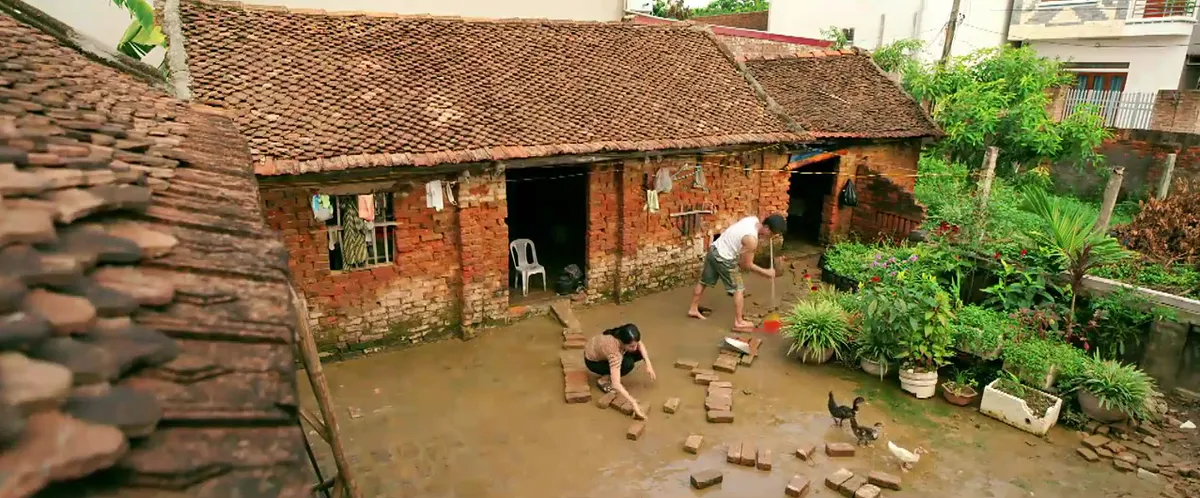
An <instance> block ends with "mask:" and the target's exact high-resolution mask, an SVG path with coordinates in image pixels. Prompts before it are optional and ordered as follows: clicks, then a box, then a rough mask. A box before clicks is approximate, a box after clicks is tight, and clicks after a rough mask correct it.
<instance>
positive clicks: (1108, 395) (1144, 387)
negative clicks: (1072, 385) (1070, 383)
mask: <svg viewBox="0 0 1200 498" xmlns="http://www.w3.org/2000/svg"><path fill="white" fill-rule="evenodd" d="M1153 393H1154V379H1151V378H1150V376H1149V375H1146V373H1145V372H1143V371H1141V370H1139V369H1138V368H1137V367H1135V366H1133V365H1122V364H1121V363H1119V362H1117V361H1113V360H1102V359H1100V357H1099V356H1096V357H1093V358H1089V359H1088V360H1087V361H1086V362H1085V364H1084V368H1083V374H1082V378H1081V379H1080V381H1079V386H1078V388H1077V390H1076V397H1077V398H1078V399H1079V407H1080V408H1082V409H1083V413H1084V414H1085V415H1087V416H1088V417H1089V418H1091V419H1092V420H1095V421H1097V422H1100V423H1105V424H1110V423H1114V422H1121V421H1123V420H1125V419H1127V418H1129V417H1133V418H1135V419H1138V420H1145V419H1146V415H1147V414H1146V400H1147V399H1148V398H1150V396H1152V394H1153Z"/></svg>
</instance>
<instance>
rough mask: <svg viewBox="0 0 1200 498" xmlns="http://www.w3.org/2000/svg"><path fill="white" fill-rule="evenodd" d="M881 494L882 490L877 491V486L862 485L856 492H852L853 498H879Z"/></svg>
mask: <svg viewBox="0 0 1200 498" xmlns="http://www.w3.org/2000/svg"><path fill="white" fill-rule="evenodd" d="M882 493H883V490H882V489H879V486H876V485H874V484H863V485H862V486H860V487H859V488H858V491H855V492H854V498H879V495H880V494H882Z"/></svg>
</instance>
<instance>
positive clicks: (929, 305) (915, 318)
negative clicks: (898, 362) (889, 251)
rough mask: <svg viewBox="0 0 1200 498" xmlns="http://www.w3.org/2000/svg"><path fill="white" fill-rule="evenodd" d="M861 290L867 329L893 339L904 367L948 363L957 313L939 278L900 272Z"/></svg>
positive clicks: (925, 368) (925, 369) (922, 368)
mask: <svg viewBox="0 0 1200 498" xmlns="http://www.w3.org/2000/svg"><path fill="white" fill-rule="evenodd" d="M862 292H863V293H864V295H863V308H862V309H863V329H864V332H865V333H867V334H886V336H885V337H889V338H894V339H895V341H896V344H897V347H898V349H897V354H896V358H899V359H902V360H903V363H904V366H905V368H913V369H916V370H919V371H923V372H930V371H934V370H936V369H937V368H938V367H939V366H941V365H944V364H945V363H946V360H947V358H949V356H950V354H951V352H950V347H951V346H952V345H953V343H954V339H953V337H952V336H951V332H950V324H951V322H952V321H953V320H954V312H953V309H952V304H951V299H950V294H949V293H947V292H946V291H945V290H943V289H942V288H941V286H940V285H939V284H938V282H937V279H935V278H934V277H933V276H932V275H929V274H927V273H926V274H901V275H897V277H896V279H895V280H894V281H891V282H882V283H876V284H868V285H867V286H866V287H865V288H864V289H863V291H862ZM881 342H883V341H882V340H881Z"/></svg>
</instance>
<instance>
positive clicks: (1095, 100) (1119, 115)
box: [1063, 88, 1155, 130]
mask: <svg viewBox="0 0 1200 498" xmlns="http://www.w3.org/2000/svg"><path fill="white" fill-rule="evenodd" d="M1154 98H1155V94H1154V93H1152V92H1118V91H1108V90H1080V89H1077V88H1072V89H1070V90H1067V93H1066V107H1065V109H1064V111H1063V119H1066V118H1067V117H1070V116H1071V115H1072V114H1075V113H1076V112H1079V111H1081V110H1083V109H1092V110H1093V111H1095V112H1097V113H1099V114H1100V116H1102V117H1104V125H1105V126H1107V127H1109V128H1127V129H1138V130H1148V129H1150V116H1151V114H1153V112H1154Z"/></svg>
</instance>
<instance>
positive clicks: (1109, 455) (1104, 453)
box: [1096, 448, 1113, 458]
mask: <svg viewBox="0 0 1200 498" xmlns="http://www.w3.org/2000/svg"><path fill="white" fill-rule="evenodd" d="M1096 455H1097V456H1099V457H1100V458H1112V457H1113V453H1112V452H1111V451H1108V450H1107V449H1105V448H1096Z"/></svg>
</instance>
